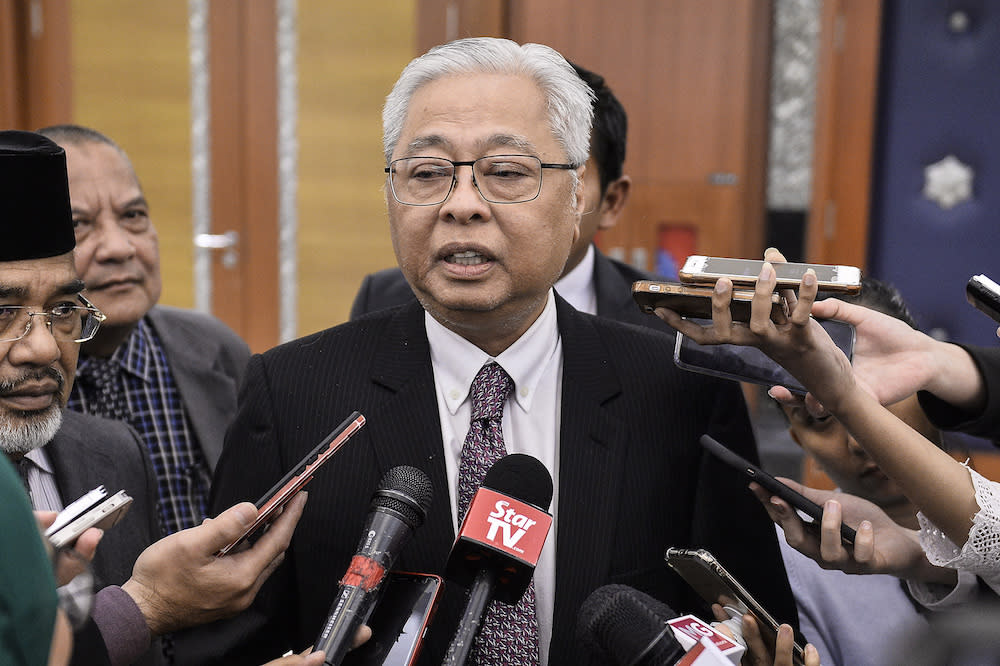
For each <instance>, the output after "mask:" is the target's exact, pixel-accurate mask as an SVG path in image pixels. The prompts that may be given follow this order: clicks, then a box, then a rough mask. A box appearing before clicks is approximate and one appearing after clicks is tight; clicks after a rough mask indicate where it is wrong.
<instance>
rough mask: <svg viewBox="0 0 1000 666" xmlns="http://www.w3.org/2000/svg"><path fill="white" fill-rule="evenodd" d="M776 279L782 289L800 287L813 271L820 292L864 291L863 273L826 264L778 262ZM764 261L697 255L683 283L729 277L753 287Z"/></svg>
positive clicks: (685, 268) (688, 263) (682, 276)
mask: <svg viewBox="0 0 1000 666" xmlns="http://www.w3.org/2000/svg"><path fill="white" fill-rule="evenodd" d="M771 265H772V266H773V267H774V273H775V276H776V277H777V279H778V287H780V288H796V287H798V286H799V284H800V283H801V282H802V276H803V275H805V272H806V270H808V269H810V268H811V269H813V271H814V272H815V273H816V282H817V284H818V285H819V289H820V291H837V292H842V293H848V294H856V293H858V292H859V291H861V270H860V269H858V268H856V267H855V266H831V265H826V264H796V263H774V264H771ZM763 267H764V262H763V261H761V260H757V259H730V258H726V257H706V256H703V255H698V254H694V255H691V256H690V257H688V258H687V261H686V262H684V266H683V267H682V268H681V270H680V271H678V275H679V276H680V279H681V282H688V283H694V284H714V283H715V282H717V281H718V280H719V278H729V279H730V280H731V281H732V283H733V284H734V285H753V284H754V283H756V282H757V276H758V275H760V270H761V268H763Z"/></svg>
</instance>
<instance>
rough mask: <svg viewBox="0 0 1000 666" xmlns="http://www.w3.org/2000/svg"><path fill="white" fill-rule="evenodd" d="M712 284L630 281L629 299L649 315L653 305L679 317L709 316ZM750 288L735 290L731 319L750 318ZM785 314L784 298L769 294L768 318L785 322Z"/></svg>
mask: <svg viewBox="0 0 1000 666" xmlns="http://www.w3.org/2000/svg"><path fill="white" fill-rule="evenodd" d="M713 291H714V287H710V286H703V285H695V284H681V283H680V282H655V281H652V280H637V281H635V282H633V283H632V299H633V300H634V301H635V302H636V305H638V306H639V309H641V310H642V311H643V312H646V313H648V314H652V313H653V311H654V310H655V309H656V308H660V307H663V308H670V309H671V310H673V311H674V312H676V313H677V314H679V315H681V316H682V317H698V318H703V319H711V317H712V292H713ZM753 296H754V292H753V290H734V291H733V299H732V301H731V302H730V304H729V312H730V314H731V315H732V317H733V320H734V321H750V306H751V302H752V301H753ZM787 314H788V308H787V307H786V305H785V299H783V298H782V297H781V296H779V295H778V294H771V319H774V320H775V321H784V318H785V317H786V316H787Z"/></svg>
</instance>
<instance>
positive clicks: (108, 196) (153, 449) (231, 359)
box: [40, 125, 250, 534]
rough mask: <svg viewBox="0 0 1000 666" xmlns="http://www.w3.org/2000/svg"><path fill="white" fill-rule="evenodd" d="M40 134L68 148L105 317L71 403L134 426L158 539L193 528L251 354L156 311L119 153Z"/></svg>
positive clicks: (88, 272)
mask: <svg viewBox="0 0 1000 666" xmlns="http://www.w3.org/2000/svg"><path fill="white" fill-rule="evenodd" d="M40 133H41V134H43V135H44V136H47V137H49V138H51V139H52V140H53V141H55V142H56V143H58V144H59V145H61V146H62V147H63V148H64V149H65V150H66V161H67V167H68V170H69V188H70V198H71V201H72V206H73V222H74V227H75V231H76V242H77V245H76V255H75V256H76V269H77V272H78V273H79V275H80V277H81V278H82V279H83V281H84V282H85V283H86V285H87V294H88V295H89V297H90V298H91V299H92V300H93V302H94V304H95V305H96V306H97V307H99V308H100V309H101V310H102V311H103V312H104V313H105V315H107V320H106V321H105V323H104V325H103V326H102V327H101V330H100V332H99V333H98V335H97V336H96V337H95V338H94V339H93V340H90V341H89V342H87V343H85V344H84V345H83V350H82V352H81V354H80V367H79V374H78V379H77V382H76V384H75V385H74V386H73V392H72V394H71V395H70V399H69V403H68V406H69V408H70V409H73V410H76V411H80V412H83V413H86V414H96V415H99V416H104V417H107V418H112V419H116V420H120V421H124V422H125V423H128V424H129V425H131V426H132V427H133V428H135V429H136V431H137V432H138V433H139V435H140V436H141V437H142V440H143V441H144V443H145V444H146V447H147V449H148V450H149V454H150V458H151V460H152V462H153V468H154V470H155V472H156V478H157V481H158V484H159V509H160V520H161V522H162V524H163V528H164V531H165V533H167V534H172V533H174V532H176V531H178V530H182V529H185V528H187V527H192V526H194V525H198V524H200V523H201V521H202V520H203V519H204V518H205V516H206V515H207V513H206V509H207V502H208V486H209V483H210V480H211V473H212V469H214V467H215V463H216V462H217V461H218V459H219V454H220V453H221V451H222V441H223V438H224V437H225V433H226V427H227V426H228V425H229V422H230V421H231V420H232V417H233V415H234V414H235V412H236V392H237V389H238V388H239V384H240V381H241V380H242V378H243V372H244V370H245V368H246V362H247V360H248V359H249V357H250V350H249V349H248V348H247V346H246V344H245V343H244V342H243V341H242V340H241V339H240V338H239V337H238V336H237V335H236V334H235V333H233V331H231V330H230V329H229V328H228V327H227V326H226V325H225V324H223V323H222V322H220V321H218V320H217V319H215V318H214V317H211V316H209V315H206V314H202V313H199V312H193V311H188V310H180V309H178V308H171V307H165V306H158V305H156V302H157V300H158V299H159V297H160V290H161V279H160V256H159V249H158V246H157V235H156V228H155V227H154V226H153V222H152V219H151V218H150V213H149V203H148V202H147V201H146V198H145V196H144V194H143V191H142V186H141V185H140V183H139V179H138V177H137V176H136V174H135V171H134V169H133V168H132V164H131V162H130V161H129V159H128V156H127V155H126V154H125V152H124V151H123V150H122V149H121V148H120V147H119V146H118V145H117V144H115V143H114V142H113V141H112V140H111V139H109V138H108V137H106V136H105V135H103V134H101V133H100V132H97V131H95V130H92V129H89V128H86V127H81V126H79V125H56V126H53V127H47V128H45V129H42V130H40Z"/></svg>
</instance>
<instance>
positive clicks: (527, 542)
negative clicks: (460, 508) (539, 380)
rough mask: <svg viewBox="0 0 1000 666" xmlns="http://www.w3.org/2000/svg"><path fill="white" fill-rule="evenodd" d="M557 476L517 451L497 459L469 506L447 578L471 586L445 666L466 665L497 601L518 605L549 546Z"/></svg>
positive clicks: (449, 564)
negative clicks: (488, 611) (485, 618)
mask: <svg viewBox="0 0 1000 666" xmlns="http://www.w3.org/2000/svg"><path fill="white" fill-rule="evenodd" d="M551 502H552V477H551V476H550V475H549V472H548V470H547V469H545V466H544V465H543V464H542V463H541V462H539V461H538V459H536V458H533V457H531V456H527V455H523V454H520V453H514V454H511V455H508V456H504V457H503V458H501V459H500V460H498V461H496V462H495V463H494V464H493V466H492V467H491V468H490V470H489V471H488V472H487V473H486V478H485V479H484V480H483V484H482V487H480V488H479V490H477V491H476V494H475V496H474V497H473V498H472V501H471V502H470V503H469V510H468V512H467V513H466V514H465V519H464V520H463V521H462V527H461V528H460V529H459V533H458V538H457V539H456V540H455V545H454V546H453V547H452V549H451V554H450V555H449V556H448V564H447V567H446V575H447V577H448V578H449V580H453V581H455V582H457V583H459V584H460V585H463V586H465V587H468V588H469V597H468V601H467V602H466V606H465V612H464V613H463V614H462V618H461V620H460V621H459V623H458V629H457V630H456V631H455V634H454V637H453V638H452V641H451V644H450V645H449V646H448V653H447V654H446V656H445V660H444V662H443V663H444V664H448V665H458V664H464V663H465V662H466V660H467V659H468V657H469V653H470V651H471V649H472V643H473V640H474V639H475V636H476V633H477V632H478V631H479V626H480V624H481V623H482V620H483V614H484V613H485V611H486V607H487V606H488V605H489V602H490V601H491V600H492V599H494V598H495V599H497V600H499V601H502V602H504V603H508V604H516V603H517V602H518V601H519V600H520V598H521V597H522V596H524V592H525V590H527V589H528V585H529V584H530V583H531V576H532V575H533V574H534V572H535V565H536V564H538V557H539V556H540V555H541V553H542V546H543V545H545V538H546V537H547V536H548V533H549V528H550V527H551V526H552V516H551V515H550V514H549V513H547V509H548V508H549V504H550V503H551Z"/></svg>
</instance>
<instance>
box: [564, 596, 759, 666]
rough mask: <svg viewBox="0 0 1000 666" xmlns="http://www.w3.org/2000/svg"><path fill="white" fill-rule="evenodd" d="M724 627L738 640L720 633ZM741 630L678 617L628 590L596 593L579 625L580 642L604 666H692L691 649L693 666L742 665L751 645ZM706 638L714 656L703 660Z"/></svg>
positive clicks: (731, 623) (735, 623) (735, 624)
mask: <svg viewBox="0 0 1000 666" xmlns="http://www.w3.org/2000/svg"><path fill="white" fill-rule="evenodd" d="M719 624H725V625H727V626H728V627H729V628H730V629H731V630H735V631H736V632H737V636H736V637H734V638H729V637H728V636H726V635H724V634H722V633H720V632H719V631H716V630H715V629H714V627H715V626H717V625H719ZM738 631H739V620H738V619H731V620H726V621H725V622H716V623H713V624H708V623H706V622H703V621H702V620H700V619H698V618H697V617H695V616H694V615H683V616H681V617H678V616H677V613H675V612H674V611H673V610H672V609H671V608H670V607H669V606H668V605H666V604H665V603H663V602H661V601H657V600H656V599H654V598H653V597H651V596H649V595H648V594H644V593H642V592H640V591H639V590H636V589H634V588H631V587H628V586H627V585H605V586H604V587H600V588H598V589H596V590H594V591H593V592H592V593H591V595H590V596H589V597H587V599H586V601H584V602H583V604H582V605H581V606H580V612H579V614H578V616H577V624H576V636H577V640H579V641H580V642H581V643H582V644H583V645H584V647H586V648H587V649H589V650H590V651H591V652H593V653H594V655H595V656H597V657H598V661H600V662H601V663H608V664H615V665H617V666H666V665H672V664H687V663H689V661H688V659H685V657H684V655H685V653H688V651H689V650H690V651H691V653H690V654H689V655H688V656H689V658H690V659H691V661H690V663H699V664H700V663H706V660H707V662H708V663H722V664H727V665H729V664H739V663H740V659H741V657H742V656H743V653H744V651H745V647H746V645H745V644H744V643H742V638H741V637H740V636H739V634H738ZM706 639H707V642H708V643H709V644H710V645H711V648H710V649H711V654H708V655H705V656H701V655H700V651H701V650H704V646H703V647H702V648H698V647H697V646H698V645H699V644H700V643H702V642H703V641H705V640H706ZM696 650H699V653H696V652H695V651H696ZM695 657H697V659H695Z"/></svg>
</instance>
